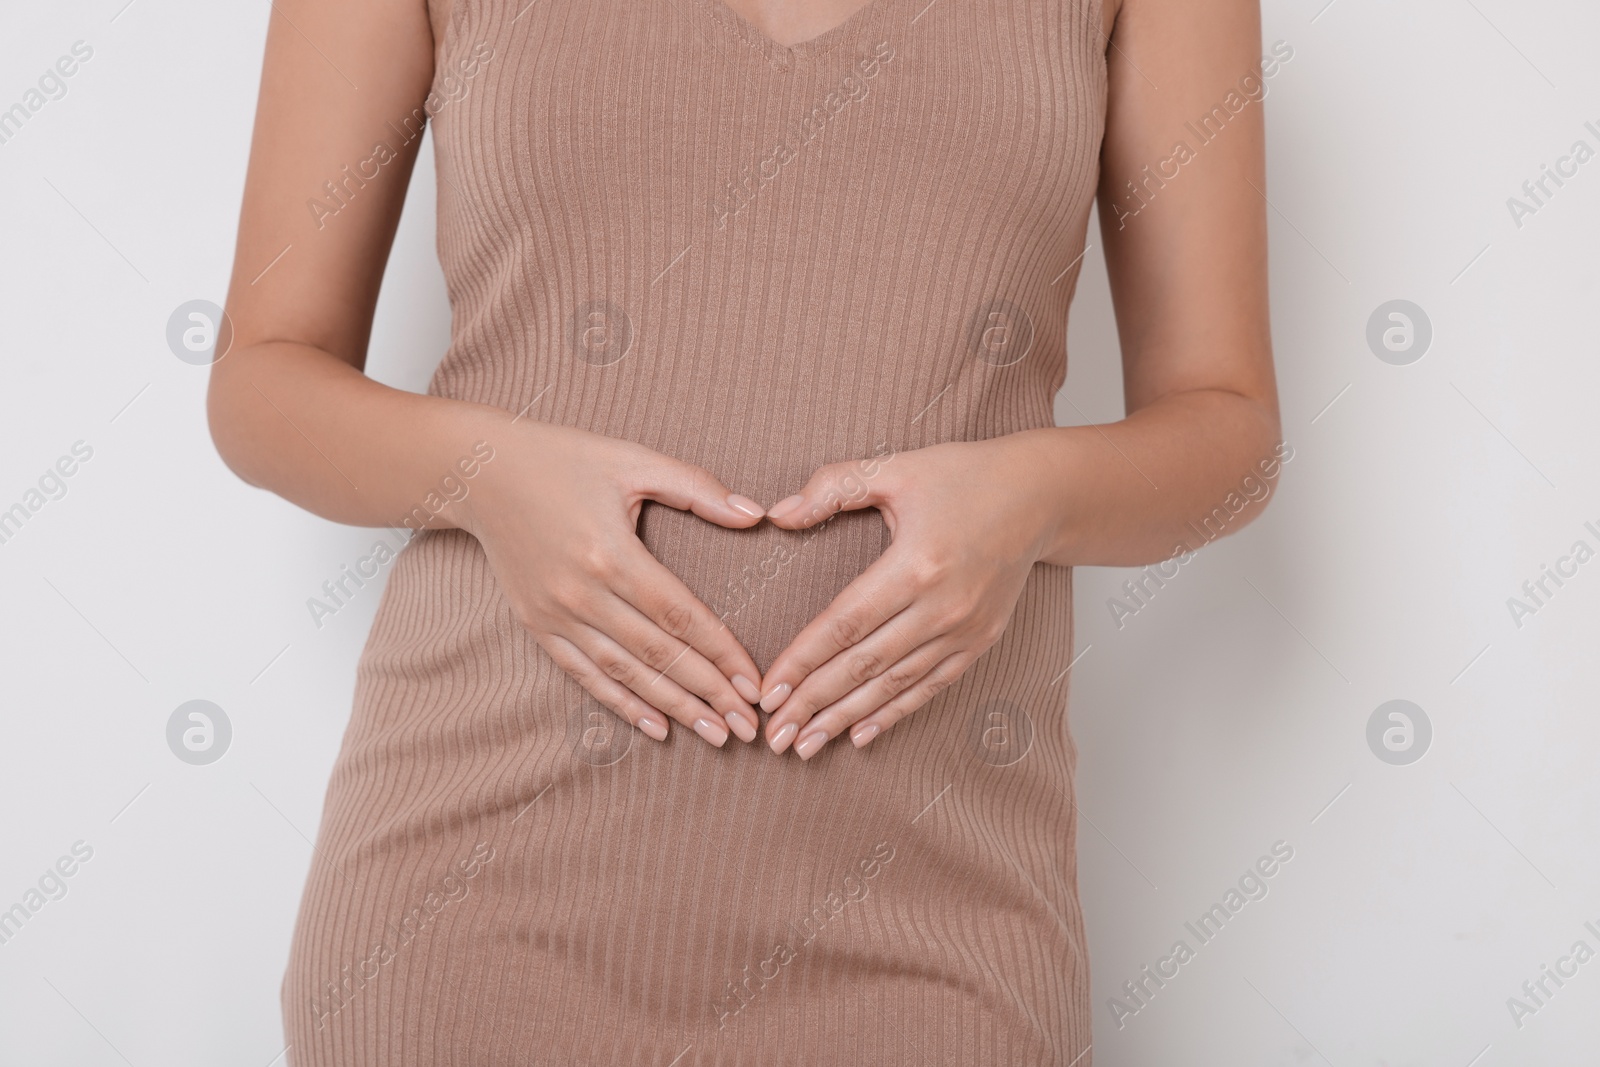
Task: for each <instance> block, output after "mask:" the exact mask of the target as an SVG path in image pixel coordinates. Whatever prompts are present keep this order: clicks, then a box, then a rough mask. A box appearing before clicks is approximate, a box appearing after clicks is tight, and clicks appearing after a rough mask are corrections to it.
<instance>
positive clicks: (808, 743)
mask: <svg viewBox="0 0 1600 1067" xmlns="http://www.w3.org/2000/svg"><path fill="white" fill-rule="evenodd" d="M827 740H828V735H827V734H826V733H824V732H823V731H821V730H818V731H817V732H816V733H812V734H806V735H805V736H804V737H802V738H801V739H800V743H799V744H797V745H795V746H794V754H795V755H796V756H799V757H800V758H801V759H810V758H811V757H812V756H813V755H814V754H815V753H816V751H817V749H819V748H821V747H822V746H823V745H824V744H825V743H827Z"/></svg>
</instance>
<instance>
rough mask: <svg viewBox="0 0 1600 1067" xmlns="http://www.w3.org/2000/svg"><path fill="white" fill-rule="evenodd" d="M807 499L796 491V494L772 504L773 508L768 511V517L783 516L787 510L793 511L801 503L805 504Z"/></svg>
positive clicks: (776, 517) (777, 517)
mask: <svg viewBox="0 0 1600 1067" xmlns="http://www.w3.org/2000/svg"><path fill="white" fill-rule="evenodd" d="M805 501H806V498H805V497H804V496H802V495H801V494H799V493H796V494H795V495H794V496H786V497H784V498H783V499H782V500H780V501H778V502H777V503H776V504H774V505H772V507H771V509H770V510H768V512H767V517H768V518H773V519H779V518H782V517H783V516H784V515H785V514H786V513H787V512H790V511H793V510H794V509H795V508H797V507H799V506H800V505H801V504H804V503H805Z"/></svg>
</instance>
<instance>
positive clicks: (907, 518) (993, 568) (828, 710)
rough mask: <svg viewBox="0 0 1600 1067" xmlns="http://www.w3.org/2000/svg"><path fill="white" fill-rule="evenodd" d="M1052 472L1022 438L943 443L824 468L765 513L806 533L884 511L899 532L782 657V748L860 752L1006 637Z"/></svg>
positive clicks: (769, 693) (804, 754) (1039, 536)
mask: <svg viewBox="0 0 1600 1067" xmlns="http://www.w3.org/2000/svg"><path fill="white" fill-rule="evenodd" d="M1050 469H1052V464H1051V463H1048V462H1045V461H1044V457H1042V456H1041V455H1040V453H1039V452H1038V450H1037V448H1036V446H1035V441H1034V439H1033V438H1031V437H1030V436H1029V435H1028V434H1026V433H1024V434H1012V435H1010V436H1007V437H1000V438H995V439H992V440H988V441H977V442H971V443H955V444H943V445H934V446H932V447H929V448H922V449H917V450H915V451H912V452H902V453H899V454H895V455H890V456H886V457H878V458H876V459H873V460H863V461H852V462H846V463H835V464H832V465H830V466H827V467H823V468H822V469H820V470H818V471H817V472H816V473H815V474H814V475H813V476H812V478H811V481H810V482H809V483H808V484H807V485H806V487H805V489H804V490H803V491H802V492H800V493H799V494H797V495H795V496H792V497H789V498H788V499H786V500H782V501H780V502H778V503H777V504H775V505H773V506H772V508H771V509H769V511H768V518H770V519H771V520H772V521H773V523H775V524H776V525H778V526H782V527H785V528H786V529H795V530H797V529H804V528H806V527H809V526H814V525H816V524H817V523H819V522H822V521H824V520H825V519H827V518H828V517H829V516H831V515H833V514H835V513H836V512H839V511H853V510H857V509H860V508H868V507H875V508H877V509H878V510H879V511H881V512H882V513H883V519H884V522H885V523H886V524H887V525H888V527H889V533H890V535H891V536H892V538H893V543H892V544H891V545H890V546H889V549H888V550H887V551H886V552H884V554H883V555H882V556H881V557H880V558H879V559H878V560H876V561H875V562H874V563H873V564H872V565H871V566H870V567H868V568H867V569H866V570H865V571H864V572H862V574H861V575H860V576H858V577H857V578H856V579H855V581H853V582H851V583H850V584H849V585H848V586H846V587H845V589H844V590H843V591H842V592H841V593H840V594H839V595H838V597H836V598H835V599H834V601H833V603H832V604H830V605H828V607H827V609H826V610H824V611H823V612H822V614H820V615H818V616H817V617H816V618H815V619H813V620H812V621H811V622H810V623H809V624H808V625H807V626H806V628H805V629H804V630H802V631H800V633H799V635H798V636H796V637H795V639H794V640H793V641H792V642H791V643H790V644H789V647H788V648H786V649H784V650H783V652H782V653H781V654H780V655H779V656H778V658H777V659H776V660H775V661H773V664H772V667H771V669H770V670H769V671H768V672H767V677H766V680H765V682H764V683H763V685H764V688H763V693H764V695H763V697H762V700H761V706H762V707H763V708H764V709H765V710H767V711H772V712H775V714H774V715H773V716H772V719H771V720H770V721H769V722H768V723H767V741H768V743H769V744H770V745H771V746H772V748H773V751H775V752H782V751H783V750H784V749H786V748H787V747H789V744H790V742H795V744H794V748H795V751H796V752H797V753H798V754H799V755H800V757H801V758H802V759H809V758H810V757H812V756H814V755H815V754H816V753H817V752H818V751H819V750H820V749H821V748H822V746H823V745H824V744H826V743H827V742H828V741H829V740H830V739H831V738H834V737H837V736H838V735H839V734H840V733H843V732H844V731H845V730H847V729H848V730H849V731H850V737H851V740H852V741H854V743H855V745H856V747H857V748H859V747H861V746H862V745H865V744H866V743H867V742H869V741H871V740H872V739H873V738H874V737H876V736H877V735H878V734H879V733H881V732H882V731H883V730H885V729H887V728H888V727H890V726H891V725H893V724H894V723H896V722H898V721H899V720H901V719H903V718H905V717H906V716H907V715H909V714H911V713H912V712H913V711H916V710H917V709H918V708H920V707H922V705H924V704H926V703H927V702H928V701H929V700H930V699H932V698H933V696H934V695H935V694H937V693H938V692H939V691H941V690H942V689H944V688H946V687H947V686H949V685H950V684H951V683H952V682H954V681H955V680H956V679H957V678H959V677H960V676H961V675H962V673H963V672H965V671H966V669H967V668H968V667H970V666H971V665H972V663H973V661H974V660H976V659H977V658H978V657H979V656H981V655H982V654H983V653H984V652H985V651H986V650H987V649H988V648H989V646H991V645H993V644H994V643H995V642H996V641H998V640H999V639H1000V635H1001V634H1002V633H1004V632H1005V628H1006V625H1007V623H1008V622H1009V621H1010V619H1011V613H1012V610H1013V609H1014V608H1015V607H1016V603H1017V598H1018V597H1019V596H1020V595H1021V594H1022V587H1023V583H1024V582H1025V581H1026V580H1027V578H1028V574H1029V572H1030V571H1031V570H1032V568H1033V565H1034V563H1035V562H1036V561H1038V560H1039V559H1040V558H1041V556H1042V554H1043V552H1044V546H1045V544H1046V543H1047V541H1048V536H1049V530H1050V527H1049V522H1050V517H1049V514H1048V510H1047V507H1046V505H1045V503H1044V501H1046V500H1048V499H1050V498H1051V497H1052V494H1050V493H1048V492H1046V491H1045V489H1044V487H1043V485H1042V484H1041V483H1042V479H1043V478H1044V477H1047V476H1048V475H1047V474H1046V472H1048V471H1049V470H1050ZM1056 495H1059V494H1056ZM797 737H798V740H797V741H796V738H797Z"/></svg>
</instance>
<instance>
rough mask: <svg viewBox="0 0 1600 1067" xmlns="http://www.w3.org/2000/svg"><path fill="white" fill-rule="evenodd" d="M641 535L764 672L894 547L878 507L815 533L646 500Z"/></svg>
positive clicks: (837, 519)
mask: <svg viewBox="0 0 1600 1067" xmlns="http://www.w3.org/2000/svg"><path fill="white" fill-rule="evenodd" d="M795 488H799V486H796V487H795ZM763 503H771V501H763ZM639 536H640V538H641V539H642V540H643V541H644V544H645V547H646V548H648V549H649V550H650V552H651V553H652V554H653V555H654V556H655V557H656V558H657V559H658V560H660V561H661V562H662V564H664V565H665V566H666V568H667V569H668V570H670V571H672V572H673V573H674V574H676V575H677V576H678V577H679V578H681V579H682V580H683V582H684V584H685V585H687V586H688V587H689V590H690V591H691V592H692V593H694V595H695V596H697V597H698V598H699V599H700V600H701V601H703V602H704V603H705V604H706V606H708V607H709V608H711V610H712V612H714V613H715V614H716V615H717V616H718V617H719V618H721V619H722V620H723V621H724V622H725V623H727V625H728V628H729V629H730V630H731V631H732V632H733V634H734V636H735V637H737V638H738V639H739V640H740V641H741V642H742V643H743V644H744V646H745V648H746V649H747V650H748V651H749V652H750V655H751V656H752V657H754V658H755V661H756V666H757V667H759V668H760V669H761V670H762V671H763V672H764V671H766V669H767V668H768V667H769V666H770V665H771V663H772V661H773V659H775V658H776V657H777V655H778V654H779V653H780V652H782V651H783V649H784V648H785V647H786V646H787V645H788V644H789V642H790V641H792V640H793V639H794V637H795V636H796V635H797V634H799V632H800V631H801V630H802V629H803V628H804V627H805V625H806V624H807V623H808V622H810V621H811V620H812V619H813V618H815V617H816V616H817V615H818V614H820V613H821V612H822V611H823V609H825V608H826V607H827V606H828V604H829V603H830V602H831V601H832V600H833V598H834V597H836V596H837V595H838V594H839V592H840V591H841V590H843V589H844V588H845V586H846V585H848V584H849V583H850V581H851V580H852V579H854V578H855V577H856V576H857V575H859V574H861V573H862V572H863V571H865V570H866V569H867V568H868V567H869V566H871V565H872V563H873V562H874V561H876V560H877V559H878V558H879V557H880V556H881V555H882V554H883V552H884V550H885V549H886V548H887V547H888V545H889V531H888V528H887V527H886V526H885V525H884V522H883V518H882V516H881V515H880V514H879V512H878V511H877V510H876V509H872V508H868V509H864V510H861V511H849V512H842V513H840V514H838V515H835V516H834V517H833V518H831V519H829V520H827V521H826V522H824V523H822V524H821V525H819V526H816V527H812V528H811V529H809V530H783V529H780V528H778V527H776V526H774V525H772V524H771V523H765V522H764V523H762V524H760V525H759V526H756V527H754V528H752V529H748V530H729V529H726V528H724V527H721V526H717V525H715V524H714V523H710V522H707V521H706V520H704V519H702V518H700V517H699V516H697V515H693V514H691V513H688V512H682V511H677V510H674V509H672V508H669V507H666V506H665V505H661V504H656V503H648V502H647V503H646V505H645V507H644V510H643V512H642V513H641V515H640V521H639Z"/></svg>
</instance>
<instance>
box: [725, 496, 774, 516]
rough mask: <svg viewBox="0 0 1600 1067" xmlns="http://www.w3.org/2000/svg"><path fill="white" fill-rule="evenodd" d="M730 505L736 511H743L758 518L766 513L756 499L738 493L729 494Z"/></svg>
mask: <svg viewBox="0 0 1600 1067" xmlns="http://www.w3.org/2000/svg"><path fill="white" fill-rule="evenodd" d="M728 506H729V507H730V508H732V509H733V510H735V511H742V512H744V513H745V514H746V515H749V516H752V517H753V518H757V519H759V518H760V517H761V516H762V515H763V514H765V512H763V511H762V510H761V505H760V504H757V503H756V502H755V501H754V500H751V499H750V498H749V497H747V496H740V495H739V494H738V493H729V494H728Z"/></svg>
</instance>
